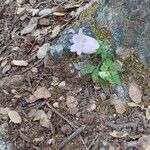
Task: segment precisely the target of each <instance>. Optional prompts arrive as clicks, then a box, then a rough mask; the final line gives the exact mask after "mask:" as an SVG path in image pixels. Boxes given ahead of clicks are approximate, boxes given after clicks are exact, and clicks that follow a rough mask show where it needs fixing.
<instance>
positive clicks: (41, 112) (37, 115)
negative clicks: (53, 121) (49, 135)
mask: <svg viewBox="0 0 150 150" xmlns="http://www.w3.org/2000/svg"><path fill="white" fill-rule="evenodd" d="M33 116H34V119H33V120H34V121H38V120H40V119H43V118H47V114H46V113H45V111H44V110H41V109H39V110H37V111H36V112H35V113H34V114H33Z"/></svg>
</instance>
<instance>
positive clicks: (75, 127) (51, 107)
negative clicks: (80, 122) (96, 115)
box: [46, 102, 78, 129]
mask: <svg viewBox="0 0 150 150" xmlns="http://www.w3.org/2000/svg"><path fill="white" fill-rule="evenodd" d="M46 105H47V106H48V107H49V108H50V109H51V110H52V111H53V112H55V113H56V114H57V115H58V116H60V117H61V118H63V119H64V120H65V121H66V122H68V123H69V124H70V125H71V126H72V127H73V128H74V129H78V126H76V125H75V124H73V123H72V122H71V121H69V120H68V119H67V118H65V117H64V116H63V115H62V114H60V113H59V112H58V111H57V110H56V109H55V108H54V107H53V106H51V105H50V104H49V103H48V102H47V103H46Z"/></svg>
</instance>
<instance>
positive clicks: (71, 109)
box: [69, 107, 79, 115]
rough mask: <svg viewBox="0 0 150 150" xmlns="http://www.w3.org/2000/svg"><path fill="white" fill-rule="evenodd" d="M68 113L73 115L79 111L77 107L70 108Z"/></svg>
mask: <svg viewBox="0 0 150 150" xmlns="http://www.w3.org/2000/svg"><path fill="white" fill-rule="evenodd" d="M69 111H70V114H71V115H75V114H76V113H77V112H78V111H79V109H78V108H77V107H74V108H70V109H69Z"/></svg>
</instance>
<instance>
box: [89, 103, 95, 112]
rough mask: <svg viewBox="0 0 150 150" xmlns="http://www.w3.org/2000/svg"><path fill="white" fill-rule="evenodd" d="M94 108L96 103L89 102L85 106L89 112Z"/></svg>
mask: <svg viewBox="0 0 150 150" xmlns="http://www.w3.org/2000/svg"><path fill="white" fill-rule="evenodd" d="M95 109H96V104H95V103H91V104H89V105H88V106H87V111H88V112H91V111H93V110H95Z"/></svg>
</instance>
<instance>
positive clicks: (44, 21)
mask: <svg viewBox="0 0 150 150" xmlns="http://www.w3.org/2000/svg"><path fill="white" fill-rule="evenodd" d="M38 24H39V25H40V26H49V25H50V21H49V19H46V18H41V19H39V22H38Z"/></svg>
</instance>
